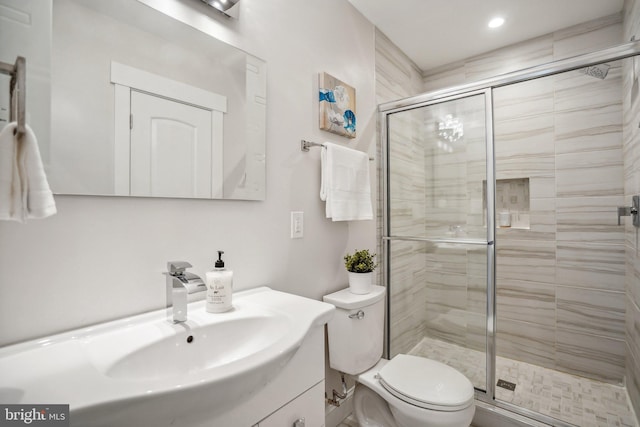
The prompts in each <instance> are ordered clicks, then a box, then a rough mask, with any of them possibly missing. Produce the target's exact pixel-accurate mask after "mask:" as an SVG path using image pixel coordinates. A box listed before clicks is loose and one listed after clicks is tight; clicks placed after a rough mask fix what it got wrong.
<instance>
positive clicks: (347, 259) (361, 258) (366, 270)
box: [344, 249, 378, 294]
mask: <svg viewBox="0 0 640 427" xmlns="http://www.w3.org/2000/svg"><path fill="white" fill-rule="evenodd" d="M375 256H376V254H372V253H370V252H369V250H368V249H363V250H361V251H359V250H357V249H356V251H355V252H354V253H353V254H346V255H345V256H344V266H345V267H346V268H347V271H348V273H349V291H351V293H354V294H368V293H369V292H371V286H372V282H373V270H375V269H376V267H377V266H378V264H376V263H375V262H374V261H373V258H374V257H375Z"/></svg>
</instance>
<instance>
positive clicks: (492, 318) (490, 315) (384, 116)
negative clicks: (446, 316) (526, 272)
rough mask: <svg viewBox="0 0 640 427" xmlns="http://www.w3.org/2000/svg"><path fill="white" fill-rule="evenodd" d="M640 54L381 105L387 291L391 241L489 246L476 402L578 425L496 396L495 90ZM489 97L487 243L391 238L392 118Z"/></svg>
mask: <svg viewBox="0 0 640 427" xmlns="http://www.w3.org/2000/svg"><path fill="white" fill-rule="evenodd" d="M637 55H640V41H633V40H632V41H631V42H630V43H625V44H621V45H618V46H614V47H610V48H607V49H602V50H598V51H595V52H591V53H587V54H583V55H579V56H574V57H571V58H567V59H562V60H558V61H553V62H550V63H546V64H542V65H538V66H535V67H531V68H526V69H523V70H519V71H515V72H512V73H507V74H502V75H499V76H496V77H492V78H488V79H484V80H480V81H478V82H475V83H469V84H464V85H459V86H453V87H451V88H446V89H442V90H437V91H432V92H427V93H424V94H421V95H417V96H413V97H409V98H404V99H400V100H397V101H392V102H387V103H383V104H380V105H379V106H378V123H379V126H380V127H379V142H380V147H381V154H382V156H381V158H382V164H381V166H382V171H381V172H382V195H383V197H382V225H383V226H382V236H381V246H382V256H383V258H382V259H383V263H382V270H383V271H382V278H383V282H384V283H383V285H384V286H385V287H386V288H387V295H390V293H389V292H390V290H391V283H390V282H391V269H390V261H391V250H390V247H391V242H392V241H423V242H433V243H438V242H441V243H460V244H478V245H486V246H487V307H486V314H487V318H486V321H487V328H486V337H487V343H486V364H487V365H486V379H485V382H486V384H485V388H486V390H485V391H480V390H476V392H475V397H476V399H477V400H480V401H482V402H485V403H487V404H489V405H493V406H495V407H498V408H502V409H506V410H508V411H510V412H514V413H516V414H519V415H522V416H525V417H528V418H531V419H534V420H537V421H541V422H544V423H547V424H550V425H555V426H560V427H573V425H572V424H568V423H565V422H563V421H561V420H558V419H556V418H553V417H549V416H546V415H544V414H541V413H538V412H535V411H532V410H529V409H526V408H522V407H520V406H517V405H515V404H512V403H509V402H504V401H499V400H496V397H495V380H496V372H495V361H496V274H495V273H496V270H495V262H496V257H495V191H496V190H495V189H496V182H495V156H494V134H493V90H494V89H496V88H499V87H503V86H509V85H512V84H516V83H521V82H526V81H530V80H535V79H539V78H543V77H549V76H553V75H556V74H560V73H564V72H567V71H572V70H578V69H581V68H584V67H589V66H593V65H598V64H600V63H603V62H608V61H617V60H622V59H625V58H630V57H633V56H637ZM481 94H484V96H485V132H486V141H485V143H486V155H487V157H486V168H487V171H486V179H487V198H486V200H487V205H486V206H485V207H486V209H487V239H486V241H483V240H465V239H450V240H449V239H430V238H423V237H408V236H392V235H391V222H390V203H389V198H390V194H389V190H390V185H389V179H390V173H389V142H388V140H389V128H388V118H389V115H391V114H394V113H399V112H402V111H408V110H413V109H416V108H421V107H426V106H429V105H434V104H440V103H443V102H448V101H453V100H456V99H461V98H466V97H469V96H474V95H481ZM390 301H391V298H389V296H388V297H387V307H386V312H387V316H386V325H385V340H386V342H385V354H386V356H387V357H389V355H390V354H391V348H390V346H391V339H390V337H391V320H390V315H389V314H390V313H391V307H390V304H391V302H390Z"/></svg>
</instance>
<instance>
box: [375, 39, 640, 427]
mask: <svg viewBox="0 0 640 427" xmlns="http://www.w3.org/2000/svg"><path fill="white" fill-rule="evenodd" d="M639 52H640V44H639V43H630V44H627V45H622V46H619V47H615V48H610V49H606V50H602V51H598V52H594V53H591V54H587V55H582V56H578V57H574V58H571V59H567V60H562V61H557V62H554V63H551V64H547V65H545V66H540V67H534V68H530V69H527V70H523V71H521V72H516V73H511V74H505V75H502V76H499V77H496V78H493V79H487V80H484V81H481V82H478V83H477V84H472V85H466V86H459V87H455V88H452V89H450V90H442V91H438V92H431V93H427V94H424V95H420V96H417V97H413V98H408V99H404V100H400V101H397V102H391V103H387V104H382V105H381V106H380V124H381V145H382V157H383V165H382V166H383V171H382V175H383V191H384V206H383V223H384V225H383V236H382V246H383V254H384V259H385V263H384V264H385V271H384V280H385V282H386V283H385V285H386V286H387V287H388V290H389V298H388V307H387V313H388V316H387V331H386V334H387V338H388V339H387V348H386V353H387V356H388V357H393V356H395V355H396V354H400V353H405V354H407V353H409V354H415V355H421V356H424V357H429V358H431V359H435V360H439V361H441V362H444V363H447V364H449V365H451V366H453V367H455V368H456V369H458V370H460V371H461V372H463V373H464V374H465V375H466V376H467V377H468V378H469V379H470V380H471V381H472V382H473V384H474V386H475V388H476V398H477V399H478V400H481V401H484V402H485V403H487V404H490V405H494V406H497V407H500V408H503V409H507V410H509V411H512V412H515V413H518V414H520V415H523V416H526V417H530V418H533V419H537V420H539V421H543V422H546V423H549V424H552V425H558V426H572V425H578V426H582V425H587V424H584V423H586V421H585V420H586V419H588V418H589V417H591V416H592V415H593V419H594V420H597V419H598V418H599V417H600V418H602V417H604V420H605V421H606V420H607V417H609V420H610V422H612V423H614V424H611V425H625V424H624V422H626V421H627V420H628V419H629V418H628V413H629V409H628V407H627V402H626V400H625V399H626V395H625V393H624V392H623V389H622V388H621V385H622V383H623V377H624V363H625V362H624V354H625V353H624V351H625V349H624V340H625V336H624V334H625V332H624V321H625V320H624V310H625V306H624V304H625V302H624V274H625V271H624V270H625V268H624V245H623V241H624V234H623V229H622V228H621V227H617V226H616V219H617V218H616V207H617V206H621V205H622V204H623V191H622V189H621V187H622V185H623V184H622V183H623V176H622V149H621V147H622V120H623V114H622V102H621V90H622V84H621V63H622V60H623V59H624V58H628V57H632V56H635V55H638V53H639ZM594 129H596V130H595V131H594ZM612 414H613V415H612ZM612 416H618V417H619V418H618V419H615V420H613V419H611V417H612ZM625 417H626V418H625ZM616 422H617V423H618V424H615V423H616ZM594 425H596V424H594Z"/></svg>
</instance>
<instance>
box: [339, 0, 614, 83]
mask: <svg viewBox="0 0 640 427" xmlns="http://www.w3.org/2000/svg"><path fill="white" fill-rule="evenodd" d="M349 1H350V2H351V4H353V5H354V6H355V8H356V9H358V10H359V11H360V12H361V13H362V14H363V15H364V16H365V17H366V18H367V19H369V21H371V22H372V23H373V24H374V25H375V26H376V27H378V28H379V29H380V31H382V32H383V33H384V34H385V35H386V36H387V37H389V38H390V39H391V40H392V41H393V42H394V43H395V44H396V45H397V46H398V47H399V48H400V49H402V51H404V53H406V54H407V55H408V56H409V57H410V58H411V59H413V61H414V62H415V63H416V65H418V67H419V68H420V69H421V70H423V71H426V70H430V69H433V68H436V67H438V66H440V65H444V64H449V63H452V62H455V61H458V60H461V59H464V58H469V57H471V56H474V55H478V54H480V53H484V52H489V51H491V50H494V49H497V48H500V47H504V46H507V45H510V44H513V43H517V42H521V41H523V40H527V39H530V38H533V37H537V36H541V35H544V34H548V33H551V32H553V31H556V30H559V29H562V28H567V27H570V26H572V25H575V24H580V23H583V22H586V21H590V20H592V19H596V18H600V17H603V16H607V15H611V14H614V13H618V12H620V11H621V10H622V6H623V3H624V0H349ZM494 16H501V17H503V18H504V19H505V23H504V25H503V26H502V27H500V28H495V29H490V28H489V27H488V26H487V23H488V22H489V20H490V19H491V18H493V17H494Z"/></svg>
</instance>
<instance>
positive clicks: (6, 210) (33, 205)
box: [0, 122, 56, 222]
mask: <svg viewBox="0 0 640 427" xmlns="http://www.w3.org/2000/svg"><path fill="white" fill-rule="evenodd" d="M16 128H17V124H16V123H15V122H11V123H9V124H7V125H6V126H5V127H4V129H2V132H0V219H4V220H13V221H19V222H25V221H26V220H27V219H28V218H34V219H35V218H45V217H48V216H50V215H53V214H55V213H56V204H55V201H54V199H53V193H52V192H51V189H50V188H49V183H48V182H47V176H46V175H45V173H44V168H43V166H42V160H41V159H40V150H39V149H38V141H37V140H36V137H35V135H34V134H33V131H32V130H31V128H30V127H29V126H26V129H27V130H26V133H25V135H23V136H22V138H21V139H20V140H19V139H18V137H17V136H15V135H14V130H15V129H16Z"/></svg>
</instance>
